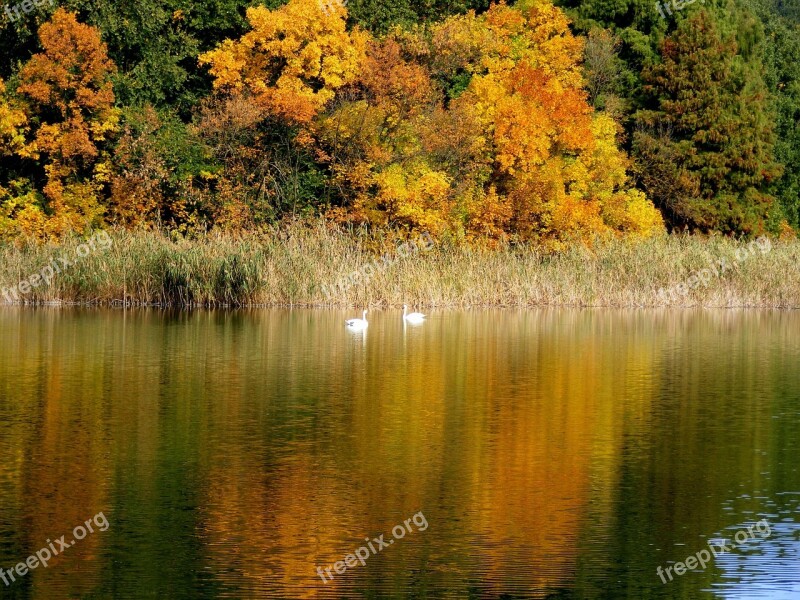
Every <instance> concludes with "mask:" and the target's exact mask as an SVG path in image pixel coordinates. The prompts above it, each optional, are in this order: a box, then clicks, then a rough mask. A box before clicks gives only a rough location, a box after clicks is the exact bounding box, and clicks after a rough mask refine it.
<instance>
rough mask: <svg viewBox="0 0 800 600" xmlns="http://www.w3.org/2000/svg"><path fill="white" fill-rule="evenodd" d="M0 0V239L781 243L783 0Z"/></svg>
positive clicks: (789, 228) (788, 75) (799, 50)
mask: <svg viewBox="0 0 800 600" xmlns="http://www.w3.org/2000/svg"><path fill="white" fill-rule="evenodd" d="M558 1H559V3H558V4H555V5H554V4H552V3H550V2H549V1H548V0H519V1H518V2H516V3H514V4H503V3H499V4H494V3H492V4H489V3H487V2H484V1H483V0H426V1H424V2H422V1H419V0H397V1H395V0H393V1H392V2H386V1H384V0H351V1H350V2H348V3H346V4H344V3H340V2H339V1H338V0H290V1H289V2H287V3H280V2H270V1H268V2H265V3H259V2H246V1H244V0H196V1H192V2H188V1H186V0H135V1H133V2H124V3H123V2H109V1H108V0H67V1H65V2H52V1H47V2H42V3H39V4H34V3H33V2H31V1H30V0H24V1H22V2H19V3H17V4H14V3H12V2H9V3H7V4H6V5H5V6H4V7H3V10H2V16H0V19H2V22H3V28H2V35H1V36H0V239H2V240H5V241H7V242H8V241H14V240H21V239H25V240H31V239H37V240H43V241H44V240H46V241H51V242H53V241H57V240H59V239H62V238H63V237H65V236H68V235H74V234H77V235H79V236H81V235H84V236H85V235H89V234H90V232H91V231H93V230H95V229H98V228H111V227H114V228H121V229H129V230H141V229H145V230H158V231H162V232H169V233H170V234H172V235H182V236H186V237H192V236H194V235H197V234H200V233H207V232H209V231H212V230H216V231H225V232H248V231H257V230H262V229H263V228H264V227H269V226H273V227H274V226H275V225H276V224H280V223H282V222H283V221H284V220H286V219H293V220H297V219H301V220H302V219H312V218H322V219H324V220H325V221H326V222H331V223H337V224H342V225H343V226H360V227H366V228H368V229H370V230H387V231H393V232H400V234H403V232H406V234H408V235H410V234H411V232H426V234H428V235H431V236H433V237H434V238H435V239H437V240H447V241H448V243H453V244H467V245H477V246H484V247H493V246H494V245H496V244H497V243H498V242H499V241H503V242H507V241H512V242H515V241H516V242H520V243H526V244H533V245H536V246H537V247H540V248H543V249H547V250H548V251H549V250H555V251H558V250H561V249H564V248H566V247H568V246H570V245H572V244H575V243H581V242H591V241H592V240H595V239H597V238H614V237H621V238H634V239H636V238H646V237H651V236H654V235H657V234H660V233H662V232H664V231H671V232H685V231H688V232H696V233H701V234H714V233H718V234H722V235H727V236H731V237H735V238H752V237H754V236H757V235H763V234H771V235H780V236H784V237H793V236H794V231H795V230H796V229H797V227H798V225H800V196H798V189H799V188H800V129H799V125H798V123H799V122H800V118H798V116H800V66H798V62H797V60H796V58H797V56H798V55H800V28H799V27H798V16H799V15H800V9H798V8H797V7H796V6H793V5H791V4H787V3H785V2H783V0H750V1H736V2H734V1H728V0H701V1H700V2H694V3H687V2H683V3H681V2H680V1H678V0H674V1H673V2H672V3H670V2H668V1H665V2H663V3H657V2H650V1H649V0H610V1H609V0H587V1H581V2H578V1H577V0H558Z"/></svg>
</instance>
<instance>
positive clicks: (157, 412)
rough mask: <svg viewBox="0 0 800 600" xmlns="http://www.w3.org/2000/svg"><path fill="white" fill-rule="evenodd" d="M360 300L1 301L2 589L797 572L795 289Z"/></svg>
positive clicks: (299, 594)
mask: <svg viewBox="0 0 800 600" xmlns="http://www.w3.org/2000/svg"><path fill="white" fill-rule="evenodd" d="M359 314H360V309H354V310H350V311H347V312H342V311H338V310H311V309H299V310H298V309H295V310H289V309H285V310H248V311H195V312H164V311H156V310H135V311H123V310H93V309H53V308H39V309H31V308H26V309H22V308H1V309H0V342H1V343H0V569H3V572H2V574H3V577H4V578H5V579H7V580H8V585H5V584H4V583H3V582H2V581H0V597H3V598H6V597H8V598H36V599H47V600H50V599H59V598H92V599H95V598H98V599H100V598H123V599H126V598H169V599H182V598H504V599H512V598H608V599H612V598H613V599H617V598H631V599H637V600H638V599H643V598H724V599H733V598H736V599H739V598H787V599H788V598H798V597H800V524H799V523H800V368H798V367H799V366H800V313H796V312H762V311H711V310H698V311H666V310H640V311H609V310H567V309H560V310H555V309H553V310H529V311H518V310H475V311H433V312H432V314H431V315H430V317H429V319H428V321H427V322H426V323H424V324H423V325H420V326H404V324H403V322H402V320H401V318H400V314H401V313H400V311H396V310H386V311H378V310H374V311H371V312H370V314H369V315H368V319H369V320H370V325H369V328H368V329H367V330H366V332H364V333H352V332H349V331H346V330H345V327H344V323H343V320H344V318H345V317H353V316H358V315H359ZM748 527H749V529H748ZM61 536H64V537H63V539H60V538H61ZM381 536H383V537H381ZM58 540H60V543H59V542H58ZM709 543H711V544H715V546H713V547H714V548H715V549H716V550H718V551H717V552H715V553H716V554H717V555H716V556H714V554H712V553H710V552H708V549H709ZM61 544H64V546H65V547H64V546H62V545H61ZM726 544H727V547H726ZM734 545H736V548H733V547H732V546H734ZM45 549H47V553H49V554H50V555H51V556H50V558H49V559H48V558H47V556H46V554H45V553H44V552H43V550H45ZM704 552H705V554H709V556H710V560H703V562H705V563H706V564H705V567H703V566H702V565H701V564H699V563H698V560H699V559H705V554H704ZM37 553H38V554H37ZM29 557H30V558H29ZM692 559H694V560H692ZM43 561H47V563H48V564H47V566H46V567H45V566H44V565H43ZM20 563H22V564H20ZM678 563H680V565H678ZM692 563H695V564H694V568H689V566H690V565H691V564H692ZM30 565H35V566H30ZM15 566H21V567H22V568H21V569H17V570H15ZM679 567H685V568H679ZM9 571H11V573H10V574H9ZM680 571H683V574H679V572H680ZM12 576H13V577H14V579H13V581H12V580H11V577H12Z"/></svg>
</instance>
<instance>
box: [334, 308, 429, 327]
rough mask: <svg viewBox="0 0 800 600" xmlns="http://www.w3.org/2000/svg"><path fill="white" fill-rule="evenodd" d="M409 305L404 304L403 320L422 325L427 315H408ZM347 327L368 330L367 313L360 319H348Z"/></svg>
mask: <svg viewBox="0 0 800 600" xmlns="http://www.w3.org/2000/svg"><path fill="white" fill-rule="evenodd" d="M407 310H408V305H407V304H403V320H404V321H406V322H407V323H422V322H423V321H424V320H425V315H423V314H422V313H418V312H412V313H406V311H407ZM345 325H347V327H349V328H350V329H366V328H367V326H368V325H369V323H368V322H367V311H366V310H365V311H364V312H363V313H361V318H360V319H347V320H346V321H345Z"/></svg>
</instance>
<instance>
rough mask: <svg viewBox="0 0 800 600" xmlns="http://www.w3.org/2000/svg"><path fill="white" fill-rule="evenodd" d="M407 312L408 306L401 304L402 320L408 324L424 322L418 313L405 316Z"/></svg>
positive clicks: (422, 316)
mask: <svg viewBox="0 0 800 600" xmlns="http://www.w3.org/2000/svg"><path fill="white" fill-rule="evenodd" d="M407 310H408V305H407V304H403V320H405V321H408V322H409V323H422V322H423V321H424V320H425V315H423V314H422V313H418V312H412V313H408V314H406V311H407Z"/></svg>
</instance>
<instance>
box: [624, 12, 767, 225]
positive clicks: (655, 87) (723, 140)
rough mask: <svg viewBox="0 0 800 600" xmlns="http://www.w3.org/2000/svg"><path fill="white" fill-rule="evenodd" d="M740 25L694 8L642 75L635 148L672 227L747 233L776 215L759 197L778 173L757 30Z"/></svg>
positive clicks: (649, 187)
mask: <svg viewBox="0 0 800 600" xmlns="http://www.w3.org/2000/svg"><path fill="white" fill-rule="evenodd" d="M738 26H739V29H738V30H736V29H734V28H731V29H730V30H727V29H726V27H725V24H724V23H723V22H722V21H721V20H718V19H715V17H714V15H713V14H712V13H711V12H709V11H706V10H702V11H698V12H697V13H695V14H694V15H692V16H691V17H690V18H688V19H686V20H684V21H682V22H681V23H680V24H679V26H678V28H677V29H676V31H675V32H674V33H673V34H672V35H670V36H669V37H667V38H666V39H665V40H664V42H663V43H662V46H661V55H662V61H661V62H660V63H658V64H655V65H653V66H652V67H650V68H647V69H645V70H644V71H643V73H642V77H643V80H644V82H645V87H644V90H645V93H646V95H647V97H648V98H649V100H650V102H651V106H652V109H650V110H642V111H640V112H639V114H638V115H637V125H638V130H637V131H636V133H635V135H634V149H635V151H636V153H637V155H638V157H639V159H640V165H639V168H640V177H641V181H642V183H643V184H644V186H645V189H646V190H647V191H648V193H649V195H650V196H651V198H652V199H653V200H654V202H655V203H656V205H657V206H659V207H660V208H661V209H662V211H663V212H664V215H665V218H666V219H667V220H668V222H669V223H670V224H671V225H672V226H673V227H684V226H686V227H689V228H690V229H696V230H701V231H711V230H718V231H722V232H724V233H729V234H733V233H737V234H738V233H742V234H755V233H760V232H761V231H763V230H765V229H766V228H767V224H768V220H769V217H770V214H771V213H772V212H774V210H775V199H774V198H773V197H772V196H771V195H770V194H768V193H767V191H766V190H767V188H768V185H769V183H770V182H771V181H772V180H774V179H775V178H776V177H778V176H780V174H781V167H780V165H778V164H777V163H776V162H775V160H774V158H773V152H774V133H773V115H772V114H771V111H770V110H769V98H768V93H767V88H766V85H765V83H764V80H763V77H762V69H763V65H762V63H761V60H760V40H759V31H760V30H759V27H758V24H757V23H755V22H754V21H752V20H751V21H745V20H744V19H743V18H742V19H740V20H739V23H738ZM748 27H749V29H748Z"/></svg>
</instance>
